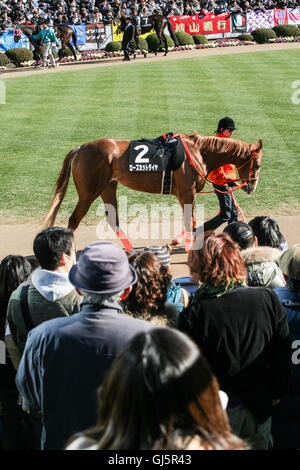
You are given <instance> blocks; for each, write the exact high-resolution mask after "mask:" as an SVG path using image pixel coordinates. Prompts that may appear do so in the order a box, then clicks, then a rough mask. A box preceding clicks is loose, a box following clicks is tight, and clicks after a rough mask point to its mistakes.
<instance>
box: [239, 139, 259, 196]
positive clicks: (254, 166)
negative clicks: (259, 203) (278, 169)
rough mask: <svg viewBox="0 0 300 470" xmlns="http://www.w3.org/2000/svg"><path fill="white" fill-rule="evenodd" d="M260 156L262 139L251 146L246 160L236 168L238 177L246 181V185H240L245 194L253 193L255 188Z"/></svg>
mask: <svg viewBox="0 0 300 470" xmlns="http://www.w3.org/2000/svg"><path fill="white" fill-rule="evenodd" d="M261 158H262V140H261V139H260V140H259V142H258V144H257V145H253V146H252V149H251V154H250V157H249V159H248V160H247V162H246V163H245V164H244V165H242V166H240V167H238V168H237V170H238V174H239V177H240V178H241V179H243V180H246V182H247V185H245V186H243V187H242V189H243V190H244V191H245V192H246V193H247V194H251V193H253V192H254V191H255V189H256V186H257V183H258V179H259V172H260V167H261Z"/></svg>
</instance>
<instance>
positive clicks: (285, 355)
mask: <svg viewBox="0 0 300 470" xmlns="http://www.w3.org/2000/svg"><path fill="white" fill-rule="evenodd" d="M195 295H196V294H195ZM178 328H179V330H181V331H183V332H184V333H187V334H188V335H189V336H190V337H191V338H192V339H193V340H194V341H195V343H196V344H198V346H199V347H200V349H201V350H202V352H203V354H204V356H205V357H206V359H207V360H208V362H209V363H210V365H211V367H212V370H213V372H214V373H215V375H216V377H217V379H218V381H219V384H220V388H221V389H222V390H223V391H224V392H225V393H227V395H228V396H229V400H232V399H234V398H237V399H239V400H240V401H241V402H242V403H243V404H244V406H246V407H247V408H249V409H250V410H251V411H252V413H253V415H254V416H255V418H256V419H257V421H258V422H259V423H263V422H264V421H265V420H266V419H267V418H268V417H269V416H271V412H272V400H273V399H278V398H281V397H282V396H283V395H284V394H285V393H287V390H288V386H289V378H290V340H289V329H288V324H287V320H286V312H285V310H284V308H283V307H282V305H281V304H280V302H279V300H278V297H277V295H276V294H275V293H274V292H273V291H272V289H268V288H262V287H236V288H234V289H233V290H230V291H229V292H228V293H226V294H224V295H222V296H221V297H216V296H204V297H203V298H202V299H201V300H200V299H198V300H197V301H195V300H192V302H191V303H190V305H189V306H188V307H187V308H186V309H185V310H184V311H183V312H182V313H181V315H180V317H179V322H178Z"/></svg>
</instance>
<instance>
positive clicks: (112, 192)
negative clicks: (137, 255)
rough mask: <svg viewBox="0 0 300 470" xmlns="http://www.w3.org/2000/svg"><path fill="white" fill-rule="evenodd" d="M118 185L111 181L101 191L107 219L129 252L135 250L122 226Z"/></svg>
mask: <svg viewBox="0 0 300 470" xmlns="http://www.w3.org/2000/svg"><path fill="white" fill-rule="evenodd" d="M117 186H118V182H117V181H111V182H110V183H109V184H108V185H107V186H106V188H105V189H104V191H102V193H101V198H102V200H103V203H104V206H105V215H106V220H107V223H108V224H109V225H110V226H111V228H112V229H113V231H114V232H115V234H116V235H117V237H118V238H119V240H120V241H121V243H122V245H123V246H124V248H125V250H126V251H127V252H134V249H133V246H132V244H131V243H130V241H129V240H128V238H127V237H126V235H125V233H124V232H123V230H122V229H121V227H120V221H119V214H118V203H117Z"/></svg>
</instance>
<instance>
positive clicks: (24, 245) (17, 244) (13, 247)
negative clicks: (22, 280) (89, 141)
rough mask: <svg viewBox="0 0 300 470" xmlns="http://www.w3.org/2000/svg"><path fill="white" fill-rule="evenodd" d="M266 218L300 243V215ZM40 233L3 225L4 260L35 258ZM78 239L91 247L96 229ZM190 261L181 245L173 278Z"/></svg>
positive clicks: (82, 229) (82, 231)
mask: <svg viewBox="0 0 300 470" xmlns="http://www.w3.org/2000/svg"><path fill="white" fill-rule="evenodd" d="M260 215H261V214H260ZM263 215H269V216H271V217H274V218H275V219H276V220H277V222H278V224H279V227H280V229H281V231H282V233H283V235H284V236H285V238H286V240H287V242H288V244H289V245H294V244H297V243H300V215H297V216H278V217H276V214H273V215H272V214H263ZM40 230H41V227H40V226H38V225H32V224H29V223H28V224H23V225H9V224H7V225H2V226H1V227H0V260H1V259H2V258H4V257H5V256H6V255H8V254H20V255H31V254H32V242H33V239H34V237H35V235H36V234H37V233H38V232H39V231H40ZM221 230H223V227H221ZM75 237H76V245H77V248H78V249H79V250H82V249H83V248H84V247H85V246H86V245H87V244H89V243H91V242H93V241H96V240H98V237H97V234H96V226H94V225H80V226H79V228H78V229H77V230H76V232H75ZM111 241H113V242H115V243H118V244H120V242H119V241H118V240H116V239H115V238H112V239H111ZM153 244H154V245H159V244H160V241H159V240H155V242H153V241H151V240H138V241H136V242H133V245H134V247H135V248H137V249H139V248H141V247H144V246H149V245H153ZM186 259H187V255H186V253H185V251H184V245H180V246H179V247H178V248H176V249H175V250H174V252H173V253H172V266H171V271H172V274H173V276H184V275H188V274H189V273H188V268H187V266H186V264H185V263H186Z"/></svg>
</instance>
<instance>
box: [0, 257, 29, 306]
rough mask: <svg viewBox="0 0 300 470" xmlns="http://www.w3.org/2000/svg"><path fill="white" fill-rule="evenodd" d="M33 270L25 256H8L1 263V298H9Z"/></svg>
mask: <svg viewBox="0 0 300 470" xmlns="http://www.w3.org/2000/svg"><path fill="white" fill-rule="evenodd" d="M31 272H32V267H31V264H30V262H29V261H28V260H27V259H26V258H24V257H23V256H14V255H8V256H6V257H5V258H4V259H3V260H2V261H1V263H0V298H1V299H7V301H8V299H9V297H10V295H11V293H12V292H13V291H14V290H15V289H16V288H17V287H18V286H19V285H20V284H21V283H22V282H24V281H26V280H27V279H28V277H29V276H30V274H31Z"/></svg>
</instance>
